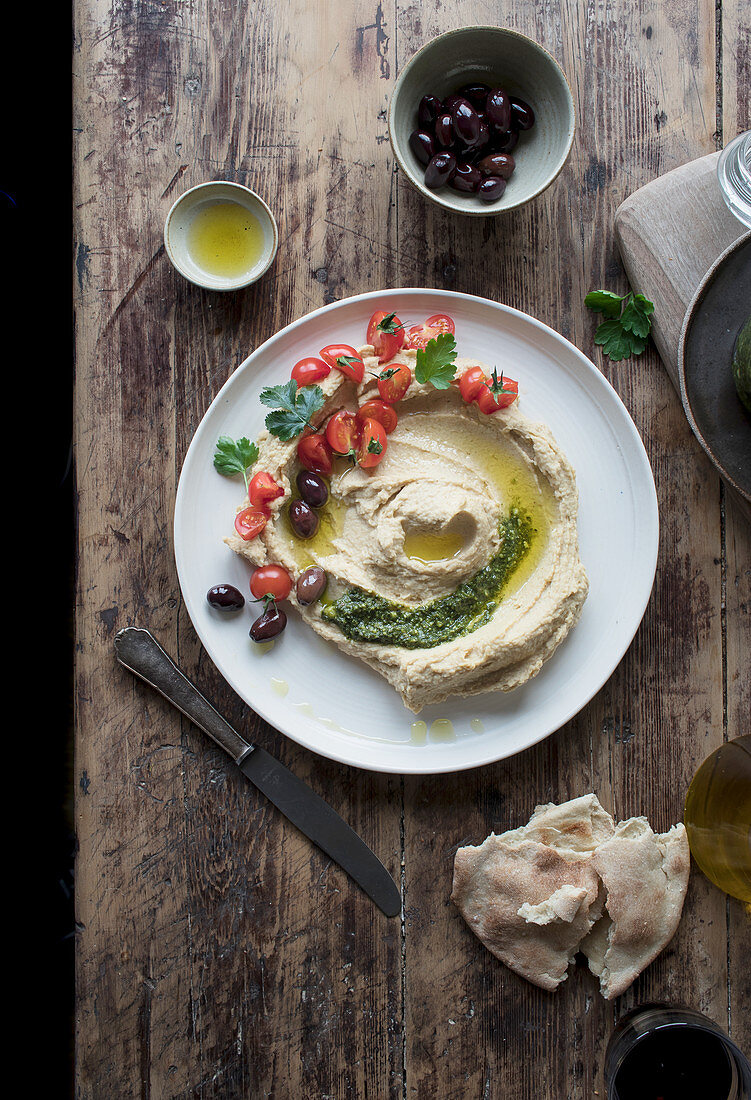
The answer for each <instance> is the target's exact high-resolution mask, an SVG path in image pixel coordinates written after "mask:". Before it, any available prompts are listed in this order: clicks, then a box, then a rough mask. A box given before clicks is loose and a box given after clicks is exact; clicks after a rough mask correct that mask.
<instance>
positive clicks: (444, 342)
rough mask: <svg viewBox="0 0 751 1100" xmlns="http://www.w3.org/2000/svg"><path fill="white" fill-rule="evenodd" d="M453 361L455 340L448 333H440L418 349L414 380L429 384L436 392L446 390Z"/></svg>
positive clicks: (451, 373) (450, 376) (451, 377)
mask: <svg viewBox="0 0 751 1100" xmlns="http://www.w3.org/2000/svg"><path fill="white" fill-rule="evenodd" d="M455 359H456V340H455V339H454V337H453V336H452V335H451V333H450V332H442V333H441V334H440V335H439V336H434V337H433V339H432V340H428V342H427V344H426V345H425V348H424V349H423V348H419V349H418V352H417V362H416V364H415V378H416V379H417V381H418V382H420V383H425V382H430V383H431V385H433V386H435V388H436V389H437V390H447V389H448V388H449V386H450V385H451V380H452V379H453V377H454V370H455V367H454V360H455Z"/></svg>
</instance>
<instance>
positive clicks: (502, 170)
mask: <svg viewBox="0 0 751 1100" xmlns="http://www.w3.org/2000/svg"><path fill="white" fill-rule="evenodd" d="M477 167H478V168H479V169H480V172H481V173H482V175H483V176H500V177H501V179H504V180H507V179H510V178H511V173H512V172H513V171H514V168H515V167H516V161H515V160H514V158H513V157H512V156H511V154H510V153H489V154H488V156H486V157H483V158H482V160H481V161H479V162H478V164H477Z"/></svg>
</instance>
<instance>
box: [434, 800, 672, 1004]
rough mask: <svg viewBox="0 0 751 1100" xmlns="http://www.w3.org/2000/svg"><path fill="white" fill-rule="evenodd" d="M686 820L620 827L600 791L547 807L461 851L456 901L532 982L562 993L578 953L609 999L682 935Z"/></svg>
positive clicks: (488, 942)
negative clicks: (666, 828) (663, 826)
mask: <svg viewBox="0 0 751 1100" xmlns="http://www.w3.org/2000/svg"><path fill="white" fill-rule="evenodd" d="M688 870H689V851H688V841H687V838H686V831H685V829H684V827H683V825H676V826H674V827H673V828H672V829H671V830H670V832H669V833H665V834H663V835H656V834H655V833H653V832H652V830H651V828H650V827H649V824H648V822H647V820H646V818H631V819H630V820H629V821H624V822H621V823H620V824H619V825H615V823H614V821H613V818H612V817H611V816H610V814H609V813H608V812H607V811H606V810H604V809H603V807H602V806H601V805H600V803H599V801H598V799H597V798H596V796H595V795H593V794H590V795H584V796H583V797H581V798H575V799H572V800H571V801H569V802H564V803H561V804H560V805H556V804H554V803H549V804H548V805H545V806H538V807H537V808H536V809H535V811H534V813H533V814H532V817H531V818H530V819H529V822H528V823H527V825H525V826H523V827H522V828H520V829H512V830H509V831H508V832H506V833H502V834H501V835H500V836H496V835H495V834H493V833H491V835H490V836H489V837H488V838H487V839H486V840H485V841H484V842H483V843H482V844H481V845H480V846H479V847H471V846H467V847H464V848H459V850H458V851H457V853H456V857H455V860H454V883H453V890H452V893H451V898H452V900H453V901H454V903H455V904H456V906H457V907H458V909H459V911H460V912H461V914H462V916H463V917H464V919H465V920H466V921H467V923H468V924H469V926H470V928H471V929H472V931H473V932H474V933H475V935H476V936H477V937H478V938H479V939H480V940H481V941H482V943H484V944H485V946H486V947H487V948H488V949H489V950H490V951H492V953H493V954H494V955H495V956H496V957H497V958H499V959H501V961H502V962H504V963H506V965H507V966H509V967H510V968H511V969H512V970H514V971H516V973H517V974H520V975H521V976H522V977H524V978H527V980H528V981H531V982H534V983H535V985H539V986H541V987H542V988H543V989H548V990H554V989H556V988H557V987H558V986H559V985H560V983H561V982H562V981H564V980H565V978H566V976H567V972H568V967H569V964H570V963H571V961H572V960H573V958H574V955H575V954H576V953H577V951H580V950H582V951H584V952H585V954H586V955H587V958H588V961H589V966H590V969H591V970H592V972H593V973H594V974H596V975H597V976H598V977H599V978H600V990H601V992H602V994H603V996H605V997H607V998H612V997H617V996H619V995H620V994H621V993H622V992H623V991H624V990H625V989H626V988H627V987H628V986H629V985H630V984H631V982H633V980H634V979H635V978H636V976H637V975H638V974H639V973H641V971H642V970H643V969H644V967H645V966H647V965H648V964H649V963H650V962H652V960H653V959H654V958H655V957H656V956H657V955H658V954H659V952H660V951H661V950H662V949H663V947H664V946H665V945H666V944H667V943H668V941H669V940H670V939H671V937H672V936H673V933H674V932H675V930H676V928H677V926H678V921H679V920H680V916H681V910H682V907H683V899H684V897H685V895H686V888H687V884H688Z"/></svg>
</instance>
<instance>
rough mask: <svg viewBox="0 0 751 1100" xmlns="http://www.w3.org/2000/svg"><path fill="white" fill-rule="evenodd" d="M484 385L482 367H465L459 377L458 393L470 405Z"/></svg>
mask: <svg viewBox="0 0 751 1100" xmlns="http://www.w3.org/2000/svg"><path fill="white" fill-rule="evenodd" d="M484 385H485V371H484V370H483V369H482V367H467V369H466V370H465V371H464V372H463V373H462V375H461V377H460V379H459V393H460V394H461V395H462V399H463V400H464V401H466V402H467V404H468V405H471V404H472V402H473V401H474V400H475V399H476V398H477V395H478V393H479V392H480V390H481V389H482V387H483V386H484Z"/></svg>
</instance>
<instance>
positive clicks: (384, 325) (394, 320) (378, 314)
mask: <svg viewBox="0 0 751 1100" xmlns="http://www.w3.org/2000/svg"><path fill="white" fill-rule="evenodd" d="M404 338H405V337H404V325H403V324H402V323H401V321H400V320H399V318H398V317H397V315H396V314H395V313H387V312H386V310H384V309H377V310H376V311H375V313H374V314H373V316H372V317H371V318H370V321H369V323H368V334H367V341H368V343H369V344H372V345H373V350H374V352H375V353H376V355H377V356H378V361H379V362H380V363H388V361H389V360H390V359H393V358H394V356H395V355H396V353H397V352H398V350H399V348H400V347H401V346H402V344H403V343H404Z"/></svg>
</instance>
